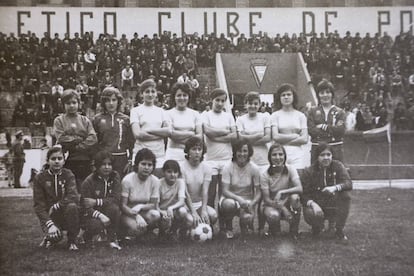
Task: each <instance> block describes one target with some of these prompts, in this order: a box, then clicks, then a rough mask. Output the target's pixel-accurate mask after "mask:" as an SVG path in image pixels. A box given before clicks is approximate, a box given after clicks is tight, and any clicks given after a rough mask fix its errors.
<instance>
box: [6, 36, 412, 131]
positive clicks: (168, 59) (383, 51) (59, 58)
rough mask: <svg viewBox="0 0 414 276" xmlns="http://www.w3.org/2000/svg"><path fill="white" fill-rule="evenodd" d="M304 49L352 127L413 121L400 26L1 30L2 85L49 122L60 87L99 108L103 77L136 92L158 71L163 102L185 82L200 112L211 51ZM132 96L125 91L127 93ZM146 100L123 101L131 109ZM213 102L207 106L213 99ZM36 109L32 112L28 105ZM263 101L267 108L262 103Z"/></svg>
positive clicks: (23, 109) (315, 76) (23, 108)
mask: <svg viewBox="0 0 414 276" xmlns="http://www.w3.org/2000/svg"><path fill="white" fill-rule="evenodd" d="M217 52H221V53H265V52H275V53H278V52H282V53H289V52H301V53H302V55H303V57H304V59H305V62H306V63H307V67H308V70H309V72H310V74H311V77H312V81H313V82H315V83H317V82H318V81H319V80H320V79H321V78H327V79H329V80H331V81H332V82H333V83H334V84H335V86H336V88H337V89H338V90H341V91H343V93H342V94H339V95H341V96H340V97H339V98H338V99H337V100H338V102H337V104H338V105H339V106H341V107H343V108H345V109H346V110H347V112H348V113H349V114H350V116H349V117H350V119H349V120H348V123H347V127H348V129H349V130H367V129H370V128H373V127H379V126H382V125H384V124H386V122H387V121H388V120H393V121H394V125H395V127H396V129H398V130H400V129H401V130H403V129H414V100H413V99H414V94H413V92H414V37H413V35H411V34H410V33H401V34H399V35H397V36H396V37H395V38H392V37H391V36H389V35H388V34H387V33H384V34H383V35H380V34H375V35H373V36H371V35H370V34H369V33H366V34H365V36H361V35H360V34H359V33H356V34H354V35H351V33H350V32H347V33H346V35H345V36H343V37H341V36H340V35H339V34H338V33H337V32H334V33H329V34H328V35H325V34H324V33H320V34H319V35H317V34H313V36H311V37H306V36H305V35H304V34H303V33H301V34H300V35H299V36H297V35H296V34H292V35H291V36H289V35H288V34H287V33H285V34H284V35H280V34H277V35H276V36H275V37H270V36H268V34H267V33H261V32H259V33H258V34H255V35H253V36H252V37H250V38H248V37H246V36H245V35H244V34H241V35H240V36H238V37H235V36H234V35H232V34H231V35H230V37H225V35H224V34H221V35H220V36H216V35H215V34H210V35H199V34H198V33H194V34H192V35H186V34H184V35H183V36H182V37H179V36H177V34H171V33H170V32H164V33H163V34H162V35H160V36H158V35H157V34H154V35H153V36H152V37H150V36H148V35H144V36H142V37H140V36H139V35H138V33H135V34H134V36H133V38H131V39H128V38H127V37H126V35H125V34H123V35H122V36H121V38H120V39H116V38H115V37H114V36H112V35H109V34H106V35H105V34H100V35H99V37H98V38H97V39H96V40H94V39H93V38H92V36H91V35H90V33H88V32H86V33H85V34H84V35H82V36H81V35H79V34H78V33H75V35H74V37H69V35H65V36H64V37H63V38H61V37H60V36H59V34H54V35H53V37H51V35H50V34H48V33H44V35H43V37H41V38H39V37H37V36H36V34H34V33H31V34H22V35H20V36H19V37H16V36H15V35H14V34H13V33H11V34H9V35H6V34H3V33H0V90H1V91H9V92H11V93H14V92H20V94H21V95H22V97H21V98H20V99H19V101H18V103H17V105H16V106H15V112H14V114H13V120H12V125H13V126H29V125H31V126H33V125H34V126H36V125H50V124H51V123H52V121H53V118H54V117H55V116H57V115H58V114H59V113H62V112H63V105H62V102H61V99H60V97H61V95H62V92H63V90H64V89H67V88H74V89H76V90H77V91H78V92H80V93H81V95H82V102H83V104H82V108H83V111H84V113H86V110H87V109H92V110H95V109H96V108H99V105H98V103H99V94H100V91H101V90H102V89H103V88H105V87H106V86H110V85H116V86H118V87H120V88H121V89H122V90H123V91H134V90H135V91H136V90H137V84H139V83H140V82H141V81H143V80H145V79H147V78H154V79H155V81H156V83H157V85H158V90H159V100H158V104H159V105H160V106H163V107H165V108H168V107H169V106H170V105H169V100H170V97H169V92H170V87H171V86H172V84H174V83H175V82H177V81H179V82H189V83H190V84H191V85H192V87H193V88H194V90H195V91H196V93H195V95H196V97H194V98H193V101H192V106H193V108H195V109H198V110H199V111H202V110H205V108H206V106H208V104H207V103H206V102H205V101H204V100H203V99H201V98H200V96H199V95H200V91H199V90H200V88H199V83H198V81H197V74H198V68H200V67H211V66H214V65H215V64H214V63H215V54H216V53H217ZM127 95H129V94H127ZM139 101H140V99H139V97H137V98H136V99H135V98H128V96H127V100H126V103H127V104H126V106H125V112H126V113H128V110H129V109H130V108H131V107H132V106H133V105H136V104H137V103H138V102H139ZM207 108H208V107H207ZM28 109H29V110H31V112H29V111H28ZM265 109H266V108H264V110H265Z"/></svg>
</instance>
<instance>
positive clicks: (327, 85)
mask: <svg viewBox="0 0 414 276" xmlns="http://www.w3.org/2000/svg"><path fill="white" fill-rule="evenodd" d="M323 90H329V92H331V94H332V101H333V99H334V97H335V92H334V90H335V87H334V85H333V84H332V82H330V81H328V80H327V79H322V80H321V81H320V82H319V83H318V85H317V86H316V97H317V98H318V103H320V98H319V93H320V92H321V91H323Z"/></svg>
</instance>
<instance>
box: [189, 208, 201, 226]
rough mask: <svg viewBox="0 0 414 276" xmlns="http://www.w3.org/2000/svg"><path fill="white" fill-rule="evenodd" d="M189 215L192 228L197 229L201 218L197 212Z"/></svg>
mask: <svg viewBox="0 0 414 276" xmlns="http://www.w3.org/2000/svg"><path fill="white" fill-rule="evenodd" d="M191 215H192V216H193V224H194V227H197V225H198V224H199V223H202V222H203V221H202V219H201V217H200V215H199V214H198V213H197V211H194V212H193V213H192V214H191Z"/></svg>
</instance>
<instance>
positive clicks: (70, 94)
mask: <svg viewBox="0 0 414 276" xmlns="http://www.w3.org/2000/svg"><path fill="white" fill-rule="evenodd" d="M73 98H74V99H76V101H78V104H79V103H80V96H79V93H78V92H76V90H74V89H66V90H65V91H63V93H62V103H63V104H66V103H67V102H69V101H70V100H71V99H73Z"/></svg>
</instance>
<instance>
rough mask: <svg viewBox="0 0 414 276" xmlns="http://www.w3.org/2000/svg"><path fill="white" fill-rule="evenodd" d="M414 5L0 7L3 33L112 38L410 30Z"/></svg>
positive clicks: (394, 33) (372, 32)
mask: <svg viewBox="0 0 414 276" xmlns="http://www.w3.org/2000/svg"><path fill="white" fill-rule="evenodd" d="M413 13H414V6H406V7H363V8H341V7H335V8H332V7H330V8H306V7H305V8H92V7H84V8H67V7H2V8H1V10H0V31H1V32H3V33H6V34H8V33H11V32H12V33H15V34H17V35H19V34H21V33H29V32H31V33H36V34H37V35H38V36H41V35H43V33H44V32H49V33H51V34H52V33H58V34H60V36H62V37H63V35H64V33H69V34H70V35H71V36H73V35H74V33H75V32H78V33H80V34H83V33H85V32H91V33H93V34H94V36H95V38H97V35H98V34H100V33H109V34H112V35H114V36H115V37H120V36H121V34H123V33H124V34H126V35H127V36H128V37H130V38H131V37H132V36H133V34H134V33H135V32H138V33H139V35H141V36H142V35H144V34H149V35H152V34H154V33H157V34H161V33H162V32H163V31H171V32H172V33H177V34H179V36H182V35H183V34H184V33H190V34H192V33H195V32H197V33H199V34H207V33H212V32H214V33H216V34H221V33H223V34H224V35H226V36H229V35H230V33H233V34H234V35H235V37H238V36H240V34H242V33H244V34H245V35H246V36H248V37H249V36H251V35H252V34H258V33H259V32H260V31H262V32H267V33H268V34H269V36H272V37H274V36H275V35H276V34H277V33H281V34H284V33H285V32H286V33H288V34H290V35H291V34H293V33H296V34H298V33H301V32H303V33H304V34H306V35H311V34H312V33H313V32H316V33H321V32H323V33H329V32H338V33H339V34H340V35H342V36H343V35H345V33H346V32H347V31H350V32H351V33H352V34H355V33H356V32H360V33H362V34H364V33H366V32H370V33H371V34H374V33H377V32H378V33H383V32H387V33H388V34H390V35H391V36H396V35H398V34H399V33H400V32H411V33H413V20H414V19H413Z"/></svg>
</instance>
